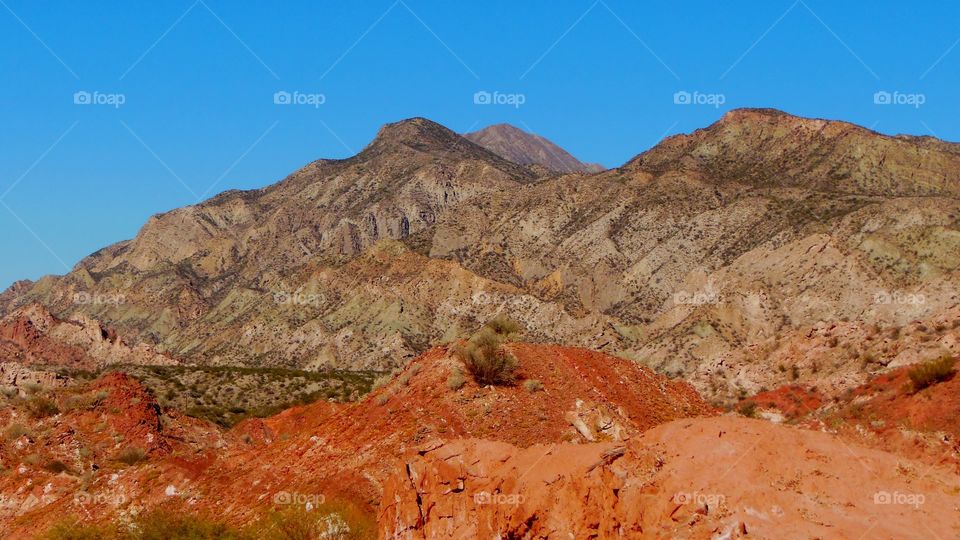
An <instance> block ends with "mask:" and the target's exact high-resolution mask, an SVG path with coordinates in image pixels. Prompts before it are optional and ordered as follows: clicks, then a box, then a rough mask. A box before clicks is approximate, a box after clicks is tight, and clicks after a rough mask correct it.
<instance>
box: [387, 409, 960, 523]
mask: <svg viewBox="0 0 960 540" xmlns="http://www.w3.org/2000/svg"><path fill="white" fill-rule="evenodd" d="M407 462H408V464H407V466H406V467H405V468H403V469H399V470H398V471H397V473H396V474H395V475H394V476H393V477H392V478H391V479H390V480H389V481H388V483H387V484H386V487H385V489H384V499H383V503H382V505H381V508H380V516H379V520H378V521H379V527H380V532H381V536H382V537H385V538H410V539H421V538H463V539H467V538H724V539H729V538H769V539H780V538H838V539H845V538H849V539H861V538H919V537H924V538H956V537H957V536H958V535H960V512H958V502H960V501H958V493H960V478H958V477H957V476H956V475H955V474H953V473H952V472H951V471H948V470H944V469H942V468H937V467H929V466H927V465H925V464H922V463H919V462H916V461H912V460H909V459H903V458H900V457H898V456H895V455H893V454H889V453H886V452H880V451H876V450H871V449H867V448H865V447H861V446H858V445H849V444H846V443H844V442H842V441H840V440H838V439H837V438H836V437H834V436H831V435H829V434H825V433H817V432H813V431H809V430H803V429H798V428H791V427H786V426H778V425H775V424H772V423H769V422H764V421H760V420H750V419H744V418H736V417H718V418H698V419H685V420H677V421H673V422H669V423H666V424H663V425H660V426H657V427H655V428H653V429H651V430H649V431H647V432H646V433H644V434H642V435H640V436H639V437H636V438H634V439H632V440H630V441H629V442H626V443H614V442H607V443H597V444H588V445H564V444H560V445H557V444H553V445H538V446H534V447H529V448H526V449H520V448H516V447H513V446H511V445H508V444H504V443H495V442H489V441H456V442H452V443H449V444H446V445H441V446H433V445H431V446H427V447H424V448H423V449H420V450H419V451H417V452H414V453H412V455H410V456H409V457H408V460H407Z"/></svg>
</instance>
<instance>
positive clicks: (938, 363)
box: [907, 354, 957, 391]
mask: <svg viewBox="0 0 960 540" xmlns="http://www.w3.org/2000/svg"><path fill="white" fill-rule="evenodd" d="M956 363H957V359H956V358H954V357H952V356H950V355H949V354H945V355H943V356H941V357H940V358H937V359H935V360H929V361H927V362H924V363H922V364H919V365H917V366H914V367H913V368H911V369H910V371H908V372H907V375H908V376H909V377H910V382H912V383H913V389H914V391H920V390H923V389H924V388H926V387H928V386H930V385H933V384H936V383H938V382H941V381H945V380H947V379H949V378H950V376H951V375H953V371H954V370H953V366H954V365H955V364H956Z"/></svg>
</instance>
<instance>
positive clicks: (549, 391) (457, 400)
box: [0, 344, 713, 537]
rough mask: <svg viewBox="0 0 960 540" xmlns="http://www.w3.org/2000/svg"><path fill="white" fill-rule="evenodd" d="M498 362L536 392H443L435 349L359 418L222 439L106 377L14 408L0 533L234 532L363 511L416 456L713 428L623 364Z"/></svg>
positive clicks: (450, 362) (370, 399) (238, 432)
mask: <svg viewBox="0 0 960 540" xmlns="http://www.w3.org/2000/svg"><path fill="white" fill-rule="evenodd" d="M510 348H511V350H512V351H513V353H514V354H515V356H516V357H517V358H518V359H519V362H520V366H521V369H520V382H521V383H522V381H524V380H528V379H536V380H539V381H540V382H541V383H542V385H543V390H542V391H528V390H527V389H525V387H524V385H523V384H517V385H516V386H512V387H499V388H492V387H478V386H476V385H475V384H473V383H472V382H467V383H466V384H465V385H464V386H463V387H462V388H460V389H459V390H452V389H451V388H450V387H448V385H447V380H448V378H449V377H450V375H451V373H452V369H453V368H454V367H456V366H457V364H458V362H457V361H456V360H455V359H454V358H453V357H452V356H451V354H450V353H449V351H448V350H447V349H446V348H443V347H441V348H435V349H433V350H431V351H429V352H427V353H426V354H424V355H422V356H421V357H420V358H418V359H417V360H415V361H414V362H412V363H411V364H410V365H409V366H408V367H407V368H406V370H405V371H404V372H402V373H401V374H400V375H398V376H397V377H395V378H394V379H393V380H392V381H391V382H390V383H389V384H387V385H385V386H383V387H382V388H379V389H378V390H375V391H374V392H373V393H372V394H371V395H369V396H367V397H366V398H365V399H364V400H362V401H361V402H359V403H357V404H353V405H332V404H329V403H326V402H320V403H315V404H312V405H308V406H305V407H300V408H296V409H291V410H288V411H286V412H284V413H281V414H280V415H277V416H275V417H272V418H268V419H264V420H252V421H247V422H243V423H241V424H240V425H238V426H237V427H236V428H234V429H233V430H231V431H227V432H221V431H220V430H218V429H216V428H215V427H214V426H212V425H209V424H205V423H202V422H199V421H197V420H193V419H189V418H184V417H182V416H181V415H179V414H177V413H176V412H173V411H162V410H160V407H159V406H158V405H157V404H156V402H155V401H154V400H153V398H152V396H149V395H148V394H147V393H146V392H145V391H144V390H143V388H142V387H141V386H140V385H139V384H138V383H136V382H135V381H134V380H132V379H130V378H129V377H127V376H124V375H117V374H114V375H108V376H106V377H104V378H101V379H99V380H98V381H96V382H94V383H92V384H91V385H87V386H82V387H70V388H67V389H64V390H58V391H55V392H52V393H51V394H52V396H53V400H54V401H55V402H57V403H58V404H59V409H60V411H61V412H59V413H54V414H51V415H50V416H45V417H41V418H34V417H31V416H29V414H28V412H27V411H28V409H29V407H28V405H27V403H26V402H24V403H20V404H18V405H16V406H13V407H9V408H6V409H4V411H3V414H4V415H5V417H4V418H3V420H4V422H5V425H7V426H12V425H14V424H16V423H22V424H23V427H24V428H25V430H26V431H29V432H30V434H29V435H27V434H22V435H20V436H18V437H16V438H12V439H9V438H8V439H3V440H2V442H0V456H2V458H3V465H4V466H5V467H6V468H8V469H9V471H8V474H6V475H4V476H2V477H0V493H2V494H3V497H4V499H3V505H2V513H0V528H2V529H4V530H6V531H9V532H10V534H11V535H13V536H15V537H16V536H18V535H19V536H23V535H29V534H32V533H36V532H38V531H40V530H43V529H44V528H45V527H46V526H49V525H50V524H51V523H53V522H55V521H56V520H58V519H61V518H63V517H64V516H68V515H76V516H78V517H79V518H81V519H84V520H90V521H98V520H105V519H121V520H122V519H124V518H125V517H129V516H131V515H133V514H135V513H137V512H140V511H143V510H145V509H148V508H152V507H157V506H163V507H174V508H178V507H183V508H189V509H190V510H191V511H201V512H210V513H213V514H215V515H217V516H224V517H226V518H228V519H230V520H231V521H234V522H237V523H242V522H247V521H250V520H252V519H254V518H255V517H256V516H257V515H258V514H260V513H262V512H263V511H265V510H266V509H268V508H271V507H276V506H277V505H280V504H285V503H286V502H287V501H289V500H297V501H317V500H322V499H324V498H326V499H327V500H330V499H334V498H336V499H344V500H347V501H351V502H352V503H353V504H355V505H356V506H358V507H360V508H365V509H367V510H369V511H373V510H374V509H375V508H376V507H377V506H378V504H379V501H380V498H381V495H382V489H383V482H384V481H385V480H386V479H387V478H389V477H390V475H391V474H392V473H393V472H394V471H395V470H397V469H398V468H400V467H401V464H402V462H401V461H400V456H402V455H403V453H404V452H406V451H407V450H408V449H411V448H415V447H418V446H420V445H422V444H424V443H427V442H430V441H433V444H437V445H439V444H442V443H443V441H446V440H453V439H460V438H483V439H487V440H490V441H498V442H503V443H506V444H510V445H515V446H519V447H526V446H530V445H533V444H538V443H540V444H542V443H563V442H570V443H579V442H587V441H590V440H595V441H622V440H624V439H627V438H629V437H634V436H636V435H638V434H639V433H641V432H642V431H643V430H645V429H648V428H650V427H653V426H655V425H657V424H660V423H663V422H668V421H671V420H676V419H680V418H687V417H691V416H697V415H709V414H712V413H713V410H712V408H711V407H710V406H708V405H707V404H706V403H705V402H704V401H703V400H702V399H701V398H700V397H699V396H698V395H697V393H696V392H695V391H694V390H693V389H692V388H691V387H690V386H689V385H687V384H686V383H682V382H678V381H670V380H668V379H666V378H664V377H661V376H657V375H655V374H653V373H652V372H651V371H649V370H648V369H646V368H642V367H639V366H638V365H637V364H635V363H632V362H630V361H627V360H622V359H618V358H614V357H610V356H607V355H604V354H601V353H595V352H591V351H586V350H582V349H573V348H564V347H556V346H532V345H521V344H517V345H511V346H510ZM104 392H105V393H106V395H104V394H103V393H104ZM75 396H79V397H78V398H77V399H76V400H75V403H73V402H71V403H73V404H72V405H70V406H68V400H70V399H71V398H72V397H75ZM17 431H18V432H19V431H20V430H19V429H17ZM128 447H137V448H141V449H143V450H146V451H147V456H146V459H145V460H144V461H143V462H141V463H138V464H134V465H125V464H122V463H120V462H118V461H117V458H118V456H119V455H120V454H121V453H122V451H123V450H124V449H125V448H128ZM33 455H37V456H39V457H30V456H33ZM55 461H58V462H61V463H62V464H63V466H64V467H65V468H64V467H61V466H59V465H53V462H55Z"/></svg>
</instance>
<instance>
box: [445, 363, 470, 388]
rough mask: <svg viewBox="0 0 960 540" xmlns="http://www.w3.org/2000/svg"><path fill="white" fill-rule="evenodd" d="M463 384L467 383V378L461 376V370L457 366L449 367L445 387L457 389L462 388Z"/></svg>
mask: <svg viewBox="0 0 960 540" xmlns="http://www.w3.org/2000/svg"><path fill="white" fill-rule="evenodd" d="M465 384H467V378H466V377H464V376H463V371H461V370H460V368H457V367H455V368H453V369H451V370H450V376H449V377H447V388H449V389H450V390H453V391H457V390H459V389H461V388H463V385H465Z"/></svg>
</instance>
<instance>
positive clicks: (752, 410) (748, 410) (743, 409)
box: [737, 401, 757, 418]
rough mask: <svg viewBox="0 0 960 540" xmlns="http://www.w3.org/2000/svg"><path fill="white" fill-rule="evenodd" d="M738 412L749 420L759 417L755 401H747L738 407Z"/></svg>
mask: <svg viewBox="0 0 960 540" xmlns="http://www.w3.org/2000/svg"><path fill="white" fill-rule="evenodd" d="M737 411H738V412H739V413H740V414H742V415H743V416H746V417H747V418H756V417H757V404H756V402H753V401H745V402H743V403H741V404H740V406H739V407H737Z"/></svg>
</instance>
